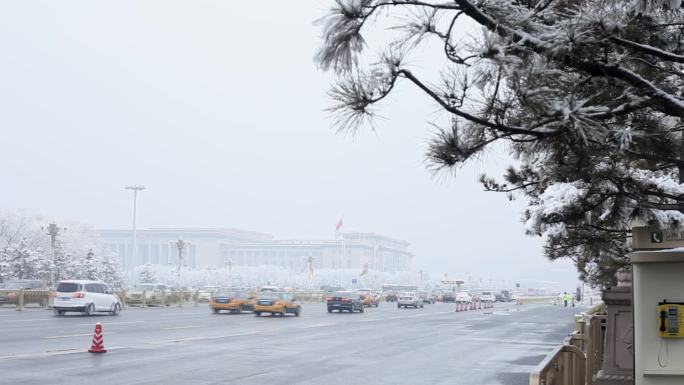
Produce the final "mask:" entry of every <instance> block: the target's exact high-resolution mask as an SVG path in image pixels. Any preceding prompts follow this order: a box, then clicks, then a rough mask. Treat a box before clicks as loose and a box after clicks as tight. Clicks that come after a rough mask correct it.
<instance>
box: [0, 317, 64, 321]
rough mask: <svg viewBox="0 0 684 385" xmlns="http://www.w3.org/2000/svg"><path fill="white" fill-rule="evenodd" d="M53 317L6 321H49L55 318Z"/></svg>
mask: <svg viewBox="0 0 684 385" xmlns="http://www.w3.org/2000/svg"><path fill="white" fill-rule="evenodd" d="M53 319H55V318H54V317H53V318H29V319H8V320H6V321H4V322H33V321H49V320H53Z"/></svg>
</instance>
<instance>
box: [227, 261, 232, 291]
mask: <svg viewBox="0 0 684 385" xmlns="http://www.w3.org/2000/svg"><path fill="white" fill-rule="evenodd" d="M228 285H229V286H230V287H233V259H232V258H228Z"/></svg>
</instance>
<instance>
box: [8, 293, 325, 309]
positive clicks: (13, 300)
mask: <svg viewBox="0 0 684 385" xmlns="http://www.w3.org/2000/svg"><path fill="white" fill-rule="evenodd" d="M114 294H116V295H117V296H118V297H119V300H120V301H121V305H122V307H131V306H138V307H142V308H146V307H152V306H157V307H169V306H176V307H183V306H195V307H197V306H199V304H200V303H208V302H209V297H208V296H207V295H206V294H207V293H206V292H202V291H201V290H196V289H195V290H181V291H177V290H159V291H149V292H148V291H146V290H143V291H142V292H139V291H135V292H133V291H130V290H117V291H115V292H114ZM212 294H213V293H212ZM292 294H294V296H295V297H296V298H297V300H298V301H300V302H314V303H315V302H319V303H320V302H325V298H326V293H325V292H323V291H318V290H296V291H293V292H292ZM258 295H259V293H258V292H257V291H251V292H250V296H251V297H253V298H256V297H257V296H258ZM53 302H54V292H52V291H49V290H25V289H21V290H0V307H14V308H16V309H17V310H23V309H24V308H27V307H34V308H48V309H50V308H52V304H53Z"/></svg>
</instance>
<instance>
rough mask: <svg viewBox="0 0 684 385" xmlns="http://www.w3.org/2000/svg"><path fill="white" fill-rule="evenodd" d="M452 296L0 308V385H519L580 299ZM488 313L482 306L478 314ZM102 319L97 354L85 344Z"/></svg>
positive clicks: (568, 325)
mask: <svg viewBox="0 0 684 385" xmlns="http://www.w3.org/2000/svg"><path fill="white" fill-rule="evenodd" d="M453 309H454V305H453V304H439V303H438V304H435V305H426V306H425V308H424V309H397V307H396V305H394V304H388V303H381V304H380V307H379V308H377V309H376V308H372V309H367V310H366V312H365V313H363V314H360V313H356V314H348V313H343V314H337V313H333V314H328V313H327V312H326V310H325V305H323V304H304V305H303V314H302V316H301V317H299V318H296V317H286V318H281V317H268V316H266V317H261V318H257V317H255V316H254V315H253V314H242V315H233V314H220V315H214V314H211V313H210V312H209V309H208V308H207V306H206V305H200V307H198V308H194V307H184V308H180V309H179V308H164V309H160V308H147V309H138V308H128V309H125V310H123V311H122V312H121V314H120V315H119V316H117V317H112V316H107V315H102V316H92V317H85V316H81V315H76V314H74V315H68V316H66V317H56V316H53V315H52V313H51V312H49V311H47V310H37V309H35V310H26V311H23V312H18V311H14V310H12V309H7V308H5V309H0V325H2V333H0V384H13V385H19V384H74V383H100V384H109V385H112V384H122V385H124V384H125V385H132V384H155V385H157V384H224V383H225V384H245V385H250V384H254V385H267V384H278V385H293V384H296V385H355V384H364V385H366V384H370V385H372V384H387V385H402V384H407V385H408V384H410V385H417V384H429V385H438V384H445V385H446V384H449V385H471V384H478V385H496V384H502V385H503V384H505V385H526V384H527V383H528V381H529V380H528V379H529V372H530V371H531V370H532V368H533V367H534V366H535V365H536V364H537V363H539V362H540V361H541V360H542V359H543V358H544V356H545V355H546V354H547V353H548V352H549V351H550V350H551V349H552V348H553V347H554V346H555V345H557V344H559V343H560V342H561V341H562V339H563V338H564V337H565V336H566V335H567V333H568V332H570V331H571V329H572V322H573V317H572V316H573V314H574V313H577V312H579V311H580V309H577V308H574V309H573V308H561V307H554V306H550V305H522V306H515V305H512V304H511V305H508V304H505V305H503V304H499V305H497V307H496V308H494V309H489V310H488V311H485V310H479V311H469V312H460V313H455V312H454V311H453ZM487 313H490V314H487ZM96 322H101V323H102V326H103V330H104V342H105V347H106V348H107V349H108V352H107V353H105V354H99V355H98V354H92V353H87V349H88V348H89V347H90V342H91V340H92V333H93V330H94V325H95V323H96Z"/></svg>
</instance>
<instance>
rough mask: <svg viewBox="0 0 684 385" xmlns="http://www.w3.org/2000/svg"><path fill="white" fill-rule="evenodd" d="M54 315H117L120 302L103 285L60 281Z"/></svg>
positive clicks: (94, 282) (83, 281)
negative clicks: (70, 312)
mask: <svg viewBox="0 0 684 385" xmlns="http://www.w3.org/2000/svg"><path fill="white" fill-rule="evenodd" d="M53 309H54V310H55V314H56V315H64V313H66V312H68V311H73V312H80V313H83V314H85V315H91V314H93V313H95V312H108V313H109V314H111V315H118V314H119V311H121V300H119V297H117V296H116V294H114V292H113V291H112V289H110V288H109V286H107V285H106V284H105V283H102V282H97V281H85V280H69V281H60V282H59V284H58V285H57V290H56V292H55V301H54V305H53Z"/></svg>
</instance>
